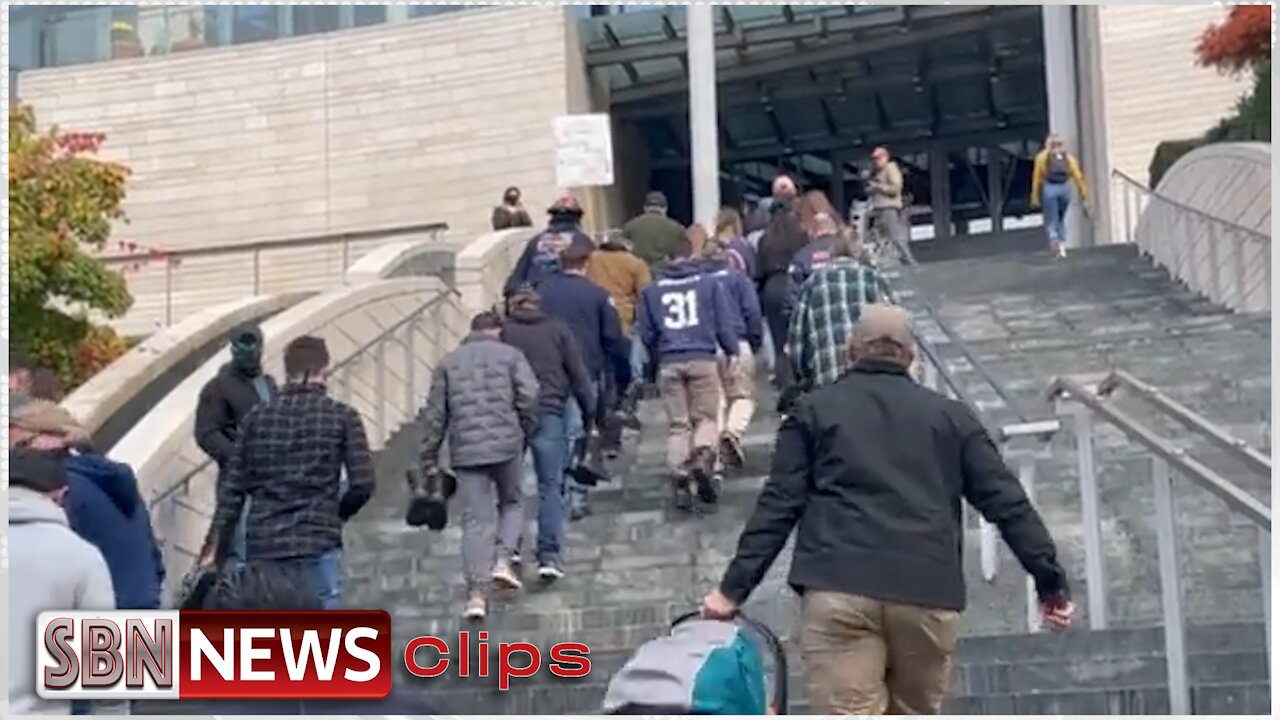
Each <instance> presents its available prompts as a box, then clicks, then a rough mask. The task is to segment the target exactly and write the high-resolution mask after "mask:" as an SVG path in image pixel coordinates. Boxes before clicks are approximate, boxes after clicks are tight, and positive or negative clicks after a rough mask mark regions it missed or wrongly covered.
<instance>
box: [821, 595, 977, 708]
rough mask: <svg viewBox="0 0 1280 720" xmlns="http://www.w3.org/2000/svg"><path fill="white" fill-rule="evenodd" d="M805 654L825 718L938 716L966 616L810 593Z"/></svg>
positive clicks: (866, 598)
mask: <svg viewBox="0 0 1280 720" xmlns="http://www.w3.org/2000/svg"><path fill="white" fill-rule="evenodd" d="M802 615H803V617H802V627H801V631H800V645H801V652H802V653H803V656H804V664H805V670H806V672H807V673H808V676H809V697H810V702H811V703H812V708H811V712H813V713H814V714H817V715H884V714H886V713H888V714H890V715H937V714H938V713H940V712H941V709H942V700H943V698H944V697H946V694H947V689H948V685H949V684H950V682H951V656H952V654H953V653H954V652H955V648H956V634H957V626H958V625H959V620H960V613H958V612H955V611H953V610H934V609H930V608H922V607H916V606H913V605H900V604H897V603H886V602H880V601H879V600H873V599H871V598H868V597H863V596H861V595H850V594H847V593H835V592H816V591H810V592H806V593H805V594H804V604H803V611H802Z"/></svg>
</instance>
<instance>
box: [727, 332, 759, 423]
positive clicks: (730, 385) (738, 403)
mask: <svg viewBox="0 0 1280 720" xmlns="http://www.w3.org/2000/svg"><path fill="white" fill-rule="evenodd" d="M719 366H720V368H719V369H720V386H721V388H722V389H723V391H724V392H723V393H722V394H721V396H720V413H719V414H720V430H721V432H726V433H729V434H730V435H732V436H734V437H735V438H738V439H739V440H741V439H742V436H743V435H745V434H746V433H747V426H748V425H750V424H751V416H752V415H754V414H755V411H756V401H755V398H754V397H753V395H754V394H755V376H756V359H755V356H754V355H752V353H751V345H750V344H749V343H747V342H745V341H744V342H740V343H738V371H737V372H736V373H734V374H732V375H730V374H729V362H728V360H727V359H726V358H724V357H721V358H720V360H719Z"/></svg>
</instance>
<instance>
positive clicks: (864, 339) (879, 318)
mask: <svg viewBox="0 0 1280 720" xmlns="http://www.w3.org/2000/svg"><path fill="white" fill-rule="evenodd" d="M850 340H851V342H853V343H856V344H859V345H864V344H866V343H869V342H875V341H876V340H888V341H889V342H892V343H894V344H896V345H900V346H902V347H903V348H906V349H911V348H913V347H915V337H914V336H912V334H911V316H910V315H908V314H907V311H906V310H904V309H903V308H901V307H898V306H897V305H889V304H886V303H876V304H874V305H868V306H866V307H864V308H862V315H861V316H859V318H858V322H857V324H856V325H854V326H853V333H852V336H851V338H850Z"/></svg>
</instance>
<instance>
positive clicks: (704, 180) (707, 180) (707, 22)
mask: <svg viewBox="0 0 1280 720" xmlns="http://www.w3.org/2000/svg"><path fill="white" fill-rule="evenodd" d="M687 13H688V14H687V23H688V34H689V38H688V45H689V151H690V153H691V154H692V156H693V158H692V159H693V162H692V168H693V184H692V185H693V220H694V222H700V223H704V224H705V225H706V227H707V228H712V227H714V226H715V217H716V213H717V212H718V211H719V210H720V138H719V128H718V127H717V124H716V21H715V16H714V13H715V7H714V6H712V5H699V4H695V5H689V6H688V8H687Z"/></svg>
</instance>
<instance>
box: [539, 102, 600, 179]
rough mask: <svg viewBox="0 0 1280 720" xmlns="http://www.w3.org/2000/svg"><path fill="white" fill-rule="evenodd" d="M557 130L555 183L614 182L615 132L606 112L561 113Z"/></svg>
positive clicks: (557, 122)
mask: <svg viewBox="0 0 1280 720" xmlns="http://www.w3.org/2000/svg"><path fill="white" fill-rule="evenodd" d="M553 125H554V127H555V133H556V185H558V186H560V187H562V188H574V187H591V186H597V185H612V184H613V132H612V128H611V127H610V124H609V116H608V115H607V114H592V115H561V116H560V117H557V118H556V119H555V121H554V123H553Z"/></svg>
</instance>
